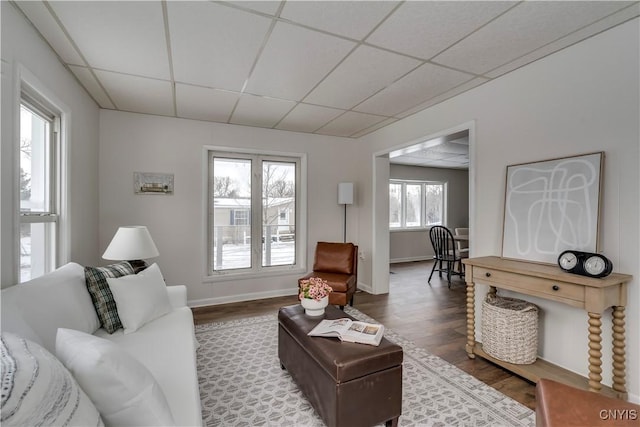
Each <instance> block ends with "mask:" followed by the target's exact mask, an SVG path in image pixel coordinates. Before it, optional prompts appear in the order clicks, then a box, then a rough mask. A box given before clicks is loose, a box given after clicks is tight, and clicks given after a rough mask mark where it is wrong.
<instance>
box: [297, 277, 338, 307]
mask: <svg viewBox="0 0 640 427" xmlns="http://www.w3.org/2000/svg"><path fill="white" fill-rule="evenodd" d="M332 291H333V289H331V286H329V284H328V283H327V281H326V280H324V279H321V278H319V277H310V278H309V279H305V280H302V281H301V282H300V295H298V297H299V298H300V299H303V298H308V299H313V300H316V301H320V300H321V299H322V298H324V297H326V296H327V295H329V293H330V292H332Z"/></svg>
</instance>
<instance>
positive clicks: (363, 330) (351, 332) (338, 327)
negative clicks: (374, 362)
mask: <svg viewBox="0 0 640 427" xmlns="http://www.w3.org/2000/svg"><path fill="white" fill-rule="evenodd" d="M308 335H309V336H312V337H336V338H340V340H342V341H347V342H357V343H361V344H369V345H376V346H377V345H379V344H380V341H382V336H383V335H384V326H382V325H375V324H373V323H366V322H358V321H353V320H351V319H347V318H343V319H335V320H323V321H321V322H320V323H318V325H316V327H315V328H313V329H312V330H311V332H309V334H308Z"/></svg>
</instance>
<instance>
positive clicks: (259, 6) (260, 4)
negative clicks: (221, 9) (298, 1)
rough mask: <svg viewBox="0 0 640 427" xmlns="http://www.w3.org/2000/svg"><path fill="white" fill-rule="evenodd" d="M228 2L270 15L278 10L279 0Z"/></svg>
mask: <svg viewBox="0 0 640 427" xmlns="http://www.w3.org/2000/svg"><path fill="white" fill-rule="evenodd" d="M229 3H230V4H233V5H236V6H239V7H242V8H246V9H251V10H255V11H257V12H261V13H266V14H268V15H272V16H273V15H275V14H276V12H278V7H280V2H279V1H230V2H229Z"/></svg>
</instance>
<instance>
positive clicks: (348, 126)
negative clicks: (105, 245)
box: [317, 111, 386, 136]
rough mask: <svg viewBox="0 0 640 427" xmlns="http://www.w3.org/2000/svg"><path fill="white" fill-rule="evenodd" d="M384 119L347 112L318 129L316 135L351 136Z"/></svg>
mask: <svg viewBox="0 0 640 427" xmlns="http://www.w3.org/2000/svg"><path fill="white" fill-rule="evenodd" d="M385 119H386V117H380V116H374V115H371V114H363V113H356V112H353V111H347V112H346V113H344V114H343V115H342V116H340V117H338V118H336V119H335V120H333V121H331V122H329V123H327V124H326V125H325V126H323V127H322V128H320V129H319V130H318V131H317V133H321V134H323V135H333V136H351V135H353V134H354V133H356V132H359V131H361V130H362V129H365V128H368V127H370V126H373V125H375V124H376V123H379V122H381V121H383V120H385Z"/></svg>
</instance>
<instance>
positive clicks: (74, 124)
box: [0, 1, 99, 287]
mask: <svg viewBox="0 0 640 427" xmlns="http://www.w3.org/2000/svg"><path fill="white" fill-rule="evenodd" d="M0 3H1V5H0V7H1V11H2V12H1V13H2V54H1V55H2V115H1V116H2V131H1V132H2V134H1V135H2V150H1V151H0V155H1V157H0V161H1V168H2V174H1V176H2V177H1V182H0V186H1V188H2V197H1V198H0V204H1V205H0V213H1V220H0V236H1V241H2V244H1V246H0V259H1V260H2V262H1V268H0V276H1V284H2V287H6V286H10V285H12V284H14V283H16V281H17V278H18V276H19V272H18V264H17V260H16V257H15V256H16V255H17V253H18V246H17V240H16V238H15V236H17V234H16V233H17V230H18V227H19V226H18V221H17V220H18V217H17V212H18V210H19V195H18V191H16V189H17V184H16V183H17V182H18V181H17V180H18V176H19V170H20V169H19V165H18V160H17V157H16V156H17V155H16V154H14V153H17V149H16V147H17V144H18V140H19V127H18V121H19V115H18V114H17V113H18V108H19V97H20V92H19V87H20V76H21V75H22V76H29V78H30V80H31V83H35V84H36V85H37V86H38V89H40V90H42V91H43V94H44V95H45V96H46V97H48V98H49V99H50V100H51V101H53V103H54V104H56V105H57V106H58V107H60V108H63V109H64V110H66V113H67V114H66V116H65V120H66V121H67V123H68V125H69V127H68V128H67V129H66V130H67V142H68V152H69V154H68V155H69V157H68V162H69V169H68V181H69V187H68V190H69V194H68V199H69V214H68V217H67V218H68V219H69V220H70V222H69V227H68V234H67V236H66V238H67V239H68V247H69V252H68V254H66V256H65V257H63V258H62V259H61V260H60V261H61V262H62V263H63V262H65V261H69V260H70V261H76V262H78V263H81V264H92V263H94V262H96V260H97V253H98V231H97V230H98V194H97V193H98V173H97V166H98V126H99V122H98V120H99V115H98V111H99V110H98V106H97V105H96V104H95V102H93V100H92V99H91V98H90V97H89V96H88V95H87V93H86V92H85V91H84V89H82V88H81V87H80V85H79V84H78V82H77V81H76V80H75V78H74V77H73V75H72V74H71V73H70V72H69V71H68V70H67V69H65V68H64V67H63V65H62V63H61V62H60V61H59V60H58V57H57V56H56V55H55V54H54V53H53V51H52V50H51V48H50V47H49V45H48V44H47V43H45V42H44V41H43V39H42V38H41V36H40V35H39V33H38V32H37V31H36V30H35V29H34V28H33V27H32V26H31V24H30V23H29V22H28V21H27V20H26V19H25V18H24V16H23V15H22V14H21V13H20V12H19V11H17V10H16V8H15V7H14V6H13V5H12V4H11V3H9V2H6V1H3V2H0Z"/></svg>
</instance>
